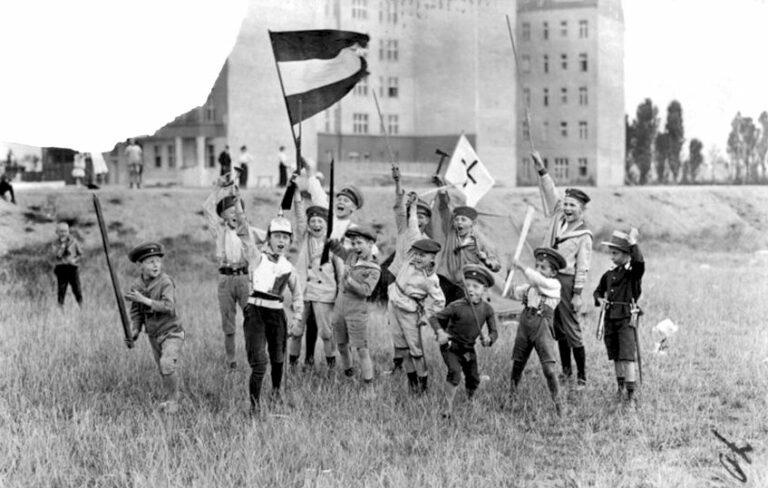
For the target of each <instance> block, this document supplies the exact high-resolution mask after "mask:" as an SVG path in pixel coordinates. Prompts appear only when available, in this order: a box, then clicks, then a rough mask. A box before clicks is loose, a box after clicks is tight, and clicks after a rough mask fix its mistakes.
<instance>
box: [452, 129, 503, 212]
mask: <svg viewBox="0 0 768 488" xmlns="http://www.w3.org/2000/svg"><path fill="white" fill-rule="evenodd" d="M444 179H445V182H446V183H448V184H451V185H453V186H454V187H456V188H457V189H458V190H459V191H461V192H462V193H463V194H464V196H465V197H466V200H467V206H469V207H474V206H475V205H477V202H479V201H480V199H481V198H483V197H484V196H485V194H486V193H488V191H489V190H490V189H491V188H493V185H494V183H496V181H495V180H494V179H493V176H491V173H489V172H488V169H487V168H486V167H485V166H484V165H483V163H482V162H481V161H480V158H479V157H478V156H477V153H476V152H475V150H474V149H473V148H472V144H470V143H469V141H468V140H467V138H466V137H464V134H462V135H461V136H460V137H459V141H458V142H457V143H456V149H454V150H453V156H451V160H450V161H449V163H448V167H446V169H445V176H444Z"/></svg>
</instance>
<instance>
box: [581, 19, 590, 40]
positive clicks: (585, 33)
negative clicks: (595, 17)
mask: <svg viewBox="0 0 768 488" xmlns="http://www.w3.org/2000/svg"><path fill="white" fill-rule="evenodd" d="M587 37H589V23H588V22H587V21H586V20H580V21H579V38H581V39H586V38H587Z"/></svg>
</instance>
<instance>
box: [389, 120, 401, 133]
mask: <svg viewBox="0 0 768 488" xmlns="http://www.w3.org/2000/svg"><path fill="white" fill-rule="evenodd" d="M387 132H389V133H390V134H397V133H399V132H400V117H399V116H397V115H387Z"/></svg>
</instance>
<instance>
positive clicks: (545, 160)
mask: <svg viewBox="0 0 768 488" xmlns="http://www.w3.org/2000/svg"><path fill="white" fill-rule="evenodd" d="M541 162H543V163H544V168H546V169H549V159H548V158H541Z"/></svg>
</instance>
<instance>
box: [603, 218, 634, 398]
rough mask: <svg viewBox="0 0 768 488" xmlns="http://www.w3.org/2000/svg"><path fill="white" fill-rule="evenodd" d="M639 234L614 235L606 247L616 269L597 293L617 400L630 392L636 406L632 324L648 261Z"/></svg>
mask: <svg viewBox="0 0 768 488" xmlns="http://www.w3.org/2000/svg"><path fill="white" fill-rule="evenodd" d="M638 234H639V233H638V231H637V229H636V228H634V227H632V229H631V230H630V231H629V234H625V233H624V232H620V231H614V232H613V234H612V235H611V240H610V241H608V242H603V243H602V244H603V245H604V246H606V247H608V249H609V251H610V254H611V261H612V262H613V265H614V266H613V268H612V269H609V270H608V271H606V272H605V274H604V275H603V276H602V277H601V278H600V284H598V286H597V289H595V293H594V298H595V306H598V307H599V306H601V305H602V304H601V301H602V302H604V303H605V315H604V318H605V332H604V336H603V337H604V340H605V348H606V349H607V351H608V359H609V360H611V361H613V364H614V368H615V370H616V382H617V383H618V391H617V398H618V399H619V400H620V401H621V400H622V399H623V392H624V389H625V388H626V391H627V401H628V402H629V404H630V406H631V407H632V406H634V404H635V397H634V394H635V385H636V375H637V371H636V367H635V364H636V363H635V360H636V358H637V342H636V337H637V336H636V330H634V329H633V327H634V326H636V324H634V323H633V322H632V312H633V310H632V309H633V308H634V307H636V305H637V300H638V299H639V298H640V293H641V286H642V280H643V274H644V273H645V261H644V260H643V255H642V253H641V252H640V248H639V247H638V246H637V237H638Z"/></svg>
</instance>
